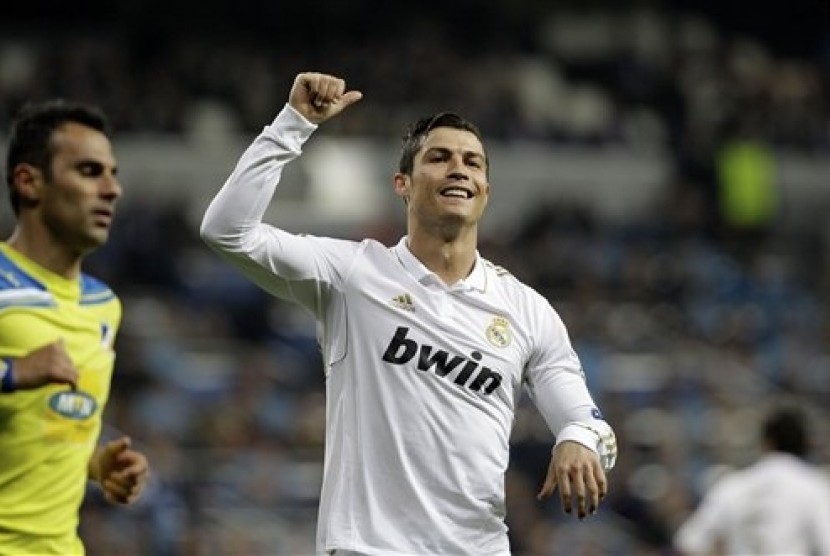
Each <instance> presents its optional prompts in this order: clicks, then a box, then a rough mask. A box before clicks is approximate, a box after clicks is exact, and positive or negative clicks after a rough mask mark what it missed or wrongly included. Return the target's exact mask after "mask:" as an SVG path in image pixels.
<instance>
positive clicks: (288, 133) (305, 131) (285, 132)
mask: <svg viewBox="0 0 830 556" xmlns="http://www.w3.org/2000/svg"><path fill="white" fill-rule="evenodd" d="M317 127H318V126H317V124H314V123H311V122H310V121H308V120H306V119H305V118H304V117H303V115H302V114H300V113H299V112H297V111H296V110H295V109H294V108H293V107H292V106H291V105H290V104H288V103H286V104H285V106H284V107H283V109H282V110H280V113H279V114H277V117H276V118H274V121H273V122H272V123H271V125H269V126H267V127H266V128H265V134H266V135H268V136H270V137H273V138H279V141H280V143H282V144H284V145H285V146H286V147H288V148H289V149H290V150H292V151H294V150H299V148H300V147H301V146H302V145H303V143H305V142H306V141H308V138H309V137H311V134H312V133H314V132H315V131H316V130H317Z"/></svg>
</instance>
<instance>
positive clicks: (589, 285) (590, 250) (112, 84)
mask: <svg viewBox="0 0 830 556" xmlns="http://www.w3.org/2000/svg"><path fill="white" fill-rule="evenodd" d="M487 5H489V4H487ZM462 15H463V14H455V13H454V14H453V17H452V18H450V19H449V20H448V22H447V23H446V25H445V26H440V25H434V24H433V22H432V21H431V20H429V19H426V18H424V19H416V20H415V21H414V22H410V23H411V25H410V26H409V27H408V32H407V33H405V34H404V35H403V36H401V37H400V41H398V42H396V43H395V44H394V45H393V44H390V41H389V36H387V35H385V34H383V33H380V32H377V31H375V32H368V33H367V34H366V35H365V37H364V38H363V39H362V40H352V41H350V42H343V36H342V35H337V34H335V35H332V36H330V37H329V38H328V39H326V40H324V41H322V43H321V44H318V45H316V46H317V47H316V48H314V49H301V48H299V47H295V48H293V49H292V48H290V47H289V46H286V45H284V44H282V43H281V42H280V39H279V37H277V38H275V39H274V40H273V42H272V43H268V42H267V41H266V42H262V41H261V40H254V39H253V38H251V37H245V36H239V35H238V34H233V35H231V36H228V37H226V38H225V39H223V40H221V41H220V40H214V39H215V37H212V36H184V35H183V36H177V35H176V34H174V33H168V34H164V35H161V36H156V35H152V34H146V33H145V34H142V33H134V34H132V35H129V36H125V37H122V36H119V35H118V33H116V32H112V33H109V34H108V33H104V34H99V35H95V36H90V35H87V34H81V35H72V34H69V33H66V34H64V35H58V36H46V35H43V36H37V35H33V36H15V35H14V34H11V35H8V36H7V38H6V39H4V41H3V43H2V44H0V100H2V102H0V124H1V125H0V127H6V123H7V121H8V118H9V116H10V114H11V112H12V110H13V109H14V108H15V107H16V106H17V105H19V103H20V102H21V101H22V100H23V99H26V98H33V97H34V98H40V97H45V96H51V95H56V94H59V95H60V96H65V97H73V98H80V99H85V100H92V101H95V102H98V103H100V104H101V105H102V107H103V108H104V109H105V110H106V111H107V112H108V113H109V114H110V115H111V117H112V120H113V123H114V127H115V129H116V132H117V133H121V134H131V133H132V134H149V135H152V134H181V136H182V138H183V140H185V139H186V138H187V136H188V133H191V132H193V131H194V130H198V129H199V125H198V124H199V122H198V119H199V118H204V117H208V114H210V117H213V118H216V117H221V119H222V121H223V122H225V124H226V130H227V131H228V133H246V134H251V133H253V132H256V131H258V130H259V128H260V127H261V125H262V124H263V122H267V121H269V120H270V119H271V118H272V117H273V115H274V114H275V112H276V110H277V109H278V108H279V107H280V106H282V104H283V103H284V99H283V98H279V95H280V94H281V93H282V92H283V90H284V89H285V87H282V86H276V84H277V83H280V82H284V81H286V80H287V79H288V77H287V76H293V74H294V73H295V72H296V71H297V70H299V69H307V68H316V67H323V66H325V69H327V70H331V71H337V72H339V73H341V74H343V75H346V76H349V78H350V81H351V82H352V83H354V84H355V86H359V87H361V88H362V89H363V90H370V91H372V94H373V96H374V102H376V103H378V104H379V105H380V106H382V107H383V110H378V109H374V110H372V111H368V110H367V111H360V110H359V109H358V110H356V111H355V114H354V116H353V117H352V116H350V117H349V118H344V119H343V120H342V122H341V121H338V122H333V130H329V131H328V133H334V134H337V133H340V134H345V135H355V136H384V137H389V136H395V135H397V133H398V132H399V130H400V128H401V127H402V123H403V122H405V121H408V120H410V119H412V118H413V117H415V116H418V115H421V114H422V113H426V112H428V111H430V110H431V109H433V108H435V107H449V108H458V109H459V110H460V111H462V112H463V113H464V114H465V115H467V116H468V117H470V118H471V119H472V120H474V121H477V122H479V123H480V124H481V127H482V128H483V129H484V130H485V131H486V132H487V133H488V134H489V135H490V136H492V137H496V138H500V139H504V140H508V141H509V140H519V139H521V140H528V139H532V140H539V141H547V142H553V143H573V142H577V143H581V144H590V145H598V146H599V145H606V144H624V145H626V146H629V147H632V148H650V149H660V150H665V151H666V153H667V156H671V157H672V158H673V160H674V162H675V164H676V168H677V180H676V183H672V184H667V185H666V189H667V191H669V193H668V194H667V195H666V198H665V199H664V202H663V204H662V205H661V206H660V207H659V210H655V213H654V214H653V215H652V217H651V218H650V219H648V221H638V222H630V223H626V224H621V225H616V226H608V225H606V224H604V223H602V222H599V221H597V219H596V218H594V215H592V214H591V212H590V210H589V209H586V208H585V207H583V206H579V205H567V206H563V205H555V206H554V205H545V206H540V207H538V210H537V212H536V213H534V214H528V215H525V216H524V218H522V219H521V223H517V225H516V226H515V227H514V228H512V229H510V230H505V233H502V234H499V235H498V237H487V238H482V239H483V240H484V241H483V245H482V248H481V251H482V254H483V255H484V256H485V257H487V258H489V259H492V260H494V261H497V262H498V263H499V264H502V265H503V266H505V267H506V268H508V269H510V270H511V271H512V272H513V273H514V274H516V275H517V276H518V277H519V278H521V279H523V280H524V281H526V282H528V283H530V284H533V285H534V286H535V287H536V288H538V289H539V290H540V291H541V292H542V293H544V294H545V295H546V296H547V297H548V298H549V299H550V300H551V301H552V303H553V305H554V306H555V307H556V308H557V310H558V311H559V312H560V314H561V315H562V317H563V320H564V321H565V322H566V323H567V325H568V327H569V331H570V334H571V337H572V340H573V342H574V345H575V348H576V350H577V352H578V353H579V354H580V356H581V358H582V361H583V364H584V368H585V371H586V374H587V379H588V382H589V385H590V387H591V389H592V391H593V392H595V394H596V396H597V398H598V402H599V404H600V406H601V407H603V408H604V410H605V414H606V418H607V419H608V421H609V422H610V423H612V424H613V425H614V426H615V428H616V431H617V434H618V435H619V442H620V458H619V461H618V464H617V468H616V469H615V470H614V471H613V472H612V473H611V475H610V479H611V491H610V494H609V499H608V500H607V501H606V505H605V506H604V507H603V508H602V509H601V510H600V512H599V514H598V516H597V517H596V519H594V520H588V521H586V522H584V523H582V522H580V523H572V522H570V521H567V520H565V519H564V516H563V515H561V510H560V509H559V508H558V506H557V505H556V504H553V503H551V504H545V505H541V504H539V503H537V502H536V501H535V497H534V493H535V492H536V489H537V488H538V486H539V483H540V481H541V480H542V477H540V476H538V472H539V470H540V469H544V468H545V466H546V462H547V459H548V457H549V447H550V441H551V439H550V438H549V433H548V432H547V429H546V427H545V426H544V424H543V422H542V421H541V419H540V418H539V417H538V416H537V415H536V414H535V412H534V410H533V409H532V406H531V405H530V404H529V403H527V404H525V405H526V408H527V411H524V410H522V411H520V416H519V419H518V420H517V423H516V427H515V430H514V436H513V449H514V450H515V454H514V457H513V461H514V465H513V467H512V468H511V470H510V471H509V473H508V477H507V480H508V493H509V495H508V503H509V505H510V506H509V508H508V523H509V524H510V526H511V531H512V533H511V541H512V543H513V547H514V552H515V553H516V554H517V555H522V554H527V555H531V554H540V555H541V554H666V553H670V551H671V537H672V534H673V532H674V530H675V529H676V528H677V526H678V525H679V524H680V522H681V521H682V519H683V518H684V517H685V516H686V515H688V513H689V511H690V509H691V508H692V507H693V506H694V505H695V504H696V503H697V501H698V500H699V498H700V495H701V494H702V492H703V491H704V489H705V487H706V485H708V484H709V483H710V482H711V481H712V480H714V478H715V477H717V475H718V474H719V473H722V472H723V471H724V470H725V469H726V467H727V466H735V467H737V466H741V465H744V464H746V463H747V462H749V461H751V460H752V459H753V457H754V456H755V455H756V450H757V447H756V442H757V438H756V437H755V431H756V430H757V429H758V427H757V426H756V424H757V422H758V420H759V419H760V418H761V417H762V412H763V409H764V406H765V404H767V403H769V402H771V401H773V400H777V399H781V398H790V399H793V400H795V401H796V402H797V403H798V404H799V405H801V406H803V407H804V408H805V409H806V410H807V411H808V412H809V413H810V415H811V416H812V417H814V418H813V419H812V422H811V424H812V425H813V426H814V427H815V429H816V430H815V433H816V437H817V438H818V439H819V441H818V443H817V444H816V446H815V449H814V457H815V459H816V460H817V461H819V462H822V463H824V464H828V463H830V441H829V440H828V439H830V425H828V424H827V423H828V422H830V420H828V419H827V417H828V410H827V408H828V407H830V353H828V351H827V346H828V345H829V344H828V339H830V312H828V308H829V307H830V303H828V297H830V265H828V254H830V245H828V237H826V235H825V233H826V231H825V230H818V229H808V230H804V229H788V228H782V227H779V226H777V225H776V223H775V221H774V219H773V220H770V221H768V222H764V223H762V225H761V226H760V229H758V228H753V229H752V230H750V232H751V233H747V231H746V230H741V229H736V228H734V227H733V225H732V223H730V222H729V221H728V220H723V219H721V218H713V215H718V214H719V210H720V209H721V208H722V207H721V206H720V205H719V204H718V199H717V195H716V192H715V191H714V188H715V181H716V179H715V177H714V176H715V175H714V169H713V166H712V165H713V158H714V154H715V152H716V148H717V146H718V145H719V144H720V142H721V141H723V140H724V138H727V137H729V136H730V135H729V134H731V133H735V132H736V130H738V129H740V130H741V131H743V132H747V131H749V132H751V133H753V134H754V136H755V137H757V138H760V139H762V140H764V141H765V142H767V143H768V144H770V145H772V146H774V147H776V148H788V149H797V150H799V151H802V152H808V153H814V154H825V155H826V153H827V152H828V149H830V105H828V99H830V90H828V87H830V83H828V81H827V78H826V74H827V71H826V70H827V69H828V64H830V60H824V63H823V65H822V60H821V58H820V57H819V56H817V57H816V58H815V59H812V60H797V59H794V58H789V57H783V56H777V55H776V54H775V52H773V51H771V50H769V49H767V48H765V47H764V46H763V45H762V43H761V42H758V41H753V40H752V39H751V38H749V37H746V36H742V35H738V34H729V33H726V32H724V31H722V30H720V29H718V28H717V27H716V26H715V25H714V24H713V23H712V22H711V21H709V20H707V19H706V18H705V17H703V16H681V15H679V14H675V13H672V14H671V15H668V14H665V13H660V12H652V11H641V12H636V13H633V14H631V13H629V14H622V13H613V12H610V11H609V12H598V13H591V14H589V15H586V14H579V13H551V14H548V16H547V17H544V18H538V21H537V26H536V27H535V29H534V33H531V34H530V36H527V34H525V35H523V36H522V38H521V39H514V40H513V41H511V40H509V39H510V37H515V36H516V35H515V33H513V34H512V35H510V34H508V31H510V29H509V28H510V25H511V22H510V21H507V22H505V26H506V27H507V28H508V30H507V31H502V32H496V30H497V29H498V28H499V27H498V25H497V24H496V23H495V22H491V23H490V25H491V26H492V29H490V28H487V29H485V31H487V30H492V31H494V32H493V33H491V34H490V35H489V36H488V40H487V41H484V42H483V43H482V42H477V43H476V44H475V45H473V44H471V41H470V40H469V39H470V37H469V35H468V33H469V31H466V32H460V33H458V34H454V33H453V32H452V31H453V29H454V27H453V23H454V22H455V19H453V18H460V17H461V16H462ZM513 25H518V23H516V22H513ZM295 46H296V45H295ZM333 50H334V51H336V52H337V59H336V60H331V58H330V52H331V51H333ZM367 61H371V63H367ZM333 65H334V66H335V67H332V66H333ZM436 76H442V78H440V79H436ZM206 108H209V110H207V109H206ZM370 112H371V114H370ZM381 115H386V116H388V117H381ZM338 126H339V127H338ZM229 170H230V169H229ZM216 185H217V187H218V185H219V184H216ZM182 187H183V188H186V185H183V186H182ZM127 197H129V195H127ZM694 201H697V202H694ZM185 212H186V211H185V207H182V206H180V205H172V206H161V207H160V206H157V205H145V204H142V203H139V202H132V203H131V202H130V201H129V200H128V199H127V200H125V201H124V203H123V210H122V211H121V212H120V213H119V215H118V220H117V222H116V225H115V227H114V230H113V234H112V236H111V240H110V242H109V244H108V245H107V246H106V247H105V248H103V249H102V250H101V251H100V252H98V253H97V254H96V255H94V256H93V257H92V258H91V259H90V261H89V263H90V264H89V265H88V266H87V270H88V271H89V272H90V273H92V274H94V275H97V276H100V277H101V278H102V279H104V280H105V281H107V282H108V283H109V284H110V285H111V286H112V287H113V289H114V290H115V291H117V292H118V293H119V294H120V295H121V296H122V299H123V302H124V308H125V312H124V324H123V328H122V332H121V335H120V338H119V341H118V345H117V350H118V359H117V371H116V373H115V378H114V384H113V390H112V402H111V403H110V404H109V410H108V411H109V412H110V413H109V415H108V419H107V422H109V423H111V424H112V425H113V427H115V428H117V429H123V430H126V431H130V432H131V434H132V436H133V438H134V440H135V442H136V443H137V444H138V445H140V446H141V448H142V449H143V451H144V452H145V453H147V454H148V457H149V458H150V460H151V463H152V466H153V472H152V477H151V481H150V484H149V486H148V489H149V491H148V492H147V493H146V494H145V497H144V499H143V500H142V501H141V502H140V503H138V504H137V505H136V506H134V507H131V508H129V509H125V510H122V511H118V512H106V513H105V512H103V511H101V506H102V505H103V504H104V501H103V498H102V497H101V495H100V494H99V493H98V492H97V491H96V490H95V489H94V488H93V489H91V491H90V494H89V497H88V499H87V502H86V504H85V506H84V509H83V514H82V534H83V536H84V539H85V542H86V543H87V547H88V550H89V553H90V554H115V553H118V554H121V555H122V556H128V555H132V554H135V555H143V554H154V555H161V556H165V555H169V556H174V555H180V554H182V555H185V554H187V555H190V554H193V555H197V554H198V555H202V554H204V555H217V556H219V555H226V554H249V555H255V554H263V555H265V554H286V555H294V554H305V553H308V552H309V550H311V548H310V547H311V546H313V540H314V533H313V527H314V519H315V508H316V506H317V496H318V494H319V492H318V490H319V483H320V477H321V473H322V469H321V465H322V442H323V434H322V433H323V419H324V411H325V406H324V398H323V396H324V391H323V376H322V372H321V362H320V357H319V352H318V350H317V346H316V342H315V338H314V329H313V326H312V321H311V319H310V317H309V316H307V315H305V314H303V313H302V312H299V311H298V310H297V309H296V308H294V307H293V306H291V305H287V304H283V303H281V302H279V301H276V300H274V299H273V298H271V297H269V296H267V295H266V294H265V293H263V292H261V291H259V290H258V289H256V288H255V287H254V286H252V285H250V284H249V283H248V282H247V281H245V280H244V279H243V278H242V277H241V276H240V275H238V274H236V273H235V271H233V270H232V269H230V268H229V267H228V266H227V265H225V264H224V263H223V262H222V261H221V260H219V259H218V258H217V257H216V256H215V255H214V254H212V253H211V252H209V251H208V250H207V249H206V248H205V246H204V245H203V244H202V242H201V241H200V240H199V238H198V234H197V231H196V229H195V228H194V227H193V226H192V225H191V224H190V220H189V219H188V217H187V216H186V215H185ZM4 226H5V224H4ZM379 230H385V232H384V234H383V235H384V237H378V239H381V240H384V241H387V242H390V243H391V242H392V241H394V240H396V239H397V237H398V234H401V233H403V230H400V229H396V228H395V226H393V225H387V224H386V223H383V222H372V223H367V225H366V228H365V230H356V231H355V236H359V235H361V234H362V232H365V233H371V234H378V233H379ZM523 406H524V405H523ZM108 434H112V435H114V434H115V431H114V430H113V431H108Z"/></svg>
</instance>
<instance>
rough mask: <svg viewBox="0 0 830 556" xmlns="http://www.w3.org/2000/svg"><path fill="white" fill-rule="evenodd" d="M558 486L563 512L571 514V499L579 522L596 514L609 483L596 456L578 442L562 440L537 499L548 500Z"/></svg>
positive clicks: (555, 450)
mask: <svg viewBox="0 0 830 556" xmlns="http://www.w3.org/2000/svg"><path fill="white" fill-rule="evenodd" d="M557 487H558V488H559V497H560V498H561V500H562V508H563V509H564V510H565V513H572V512H573V507H574V500H575V501H576V511H577V516H578V517H579V519H584V518H585V517H586V516H587V515H588V514H594V513H596V511H597V509H598V508H599V503H600V501H601V500H602V499H603V498H605V495H606V493H607V492H608V481H607V479H606V476H605V471H603V469H602V465H600V461H599V457H598V456H597V454H596V453H595V452H594V451H592V450H590V449H589V448H586V447H585V446H583V445H582V444H579V443H578V442H573V441H564V442H562V443H561V444H559V445H557V446H556V448H554V450H553V454H552V455H551V458H550V464H549V465H548V473H547V476H546V477H545V482H544V484H543V485H542V488H541V490H540V491H539V493H538V495H537V498H538V499H539V500H545V499H547V498H549V497H550V496H551V495H552V494H553V491H554V490H556V488H557Z"/></svg>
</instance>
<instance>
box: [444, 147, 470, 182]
mask: <svg viewBox="0 0 830 556" xmlns="http://www.w3.org/2000/svg"><path fill="white" fill-rule="evenodd" d="M447 168H448V172H447V175H448V177H451V178H454V179H467V178H468V177H469V176H468V175H467V171H466V170H467V168H466V166H465V164H464V156H463V155H462V154H460V153H453V155H452V156H451V157H450V159H449V164H448V166H447Z"/></svg>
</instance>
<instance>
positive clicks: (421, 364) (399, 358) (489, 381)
mask: <svg viewBox="0 0 830 556" xmlns="http://www.w3.org/2000/svg"><path fill="white" fill-rule="evenodd" d="M407 332H409V328H406V327H405V326H399V327H398V329H397V330H395V335H394V336H393V337H392V340H391V341H390V342H389V345H388V346H387V347H386V351H385V352H384V353H383V360H384V361H386V362H388V363H393V364H395V365H403V364H405V363H409V362H410V361H411V360H412V358H413V357H415V354H416V353H417V354H418V370H419V371H428V370H430V368H432V367H435V371H434V372H435V374H436V375H438V376H440V377H442V378H445V377H446V376H447V375H449V374H450V373H451V372H453V371H454V370H455V369H456V368H458V367H460V368H461V370H460V371H459V372H458V374H457V375H456V377H455V379H454V380H453V382H455V383H456V384H458V385H459V386H465V385H466V387H467V388H469V389H470V390H473V391H475V392H482V393H484V394H492V393H493V391H495V389H496V388H498V387H499V385H500V384H501V381H502V377H501V375H500V374H499V373H497V372H495V371H493V370H492V369H490V368H488V367H479V363H478V362H479V361H481V353H480V352H478V351H473V352H472V353H470V358H467V357H464V356H463V355H450V354H449V353H447V352H446V351H444V350H443V349H435V348H434V347H433V346H430V345H427V344H423V345H421V346H419V345H418V342H416V341H415V340H412V339H410V338H407V337H406V333H407ZM419 348H420V349H419ZM476 369H478V373H477V374H476V375H475V378H473V380H472V381H471V382H470V383H469V384H467V381H469V380H470V378H471V377H472V376H473V373H474V372H475V371H476Z"/></svg>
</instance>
